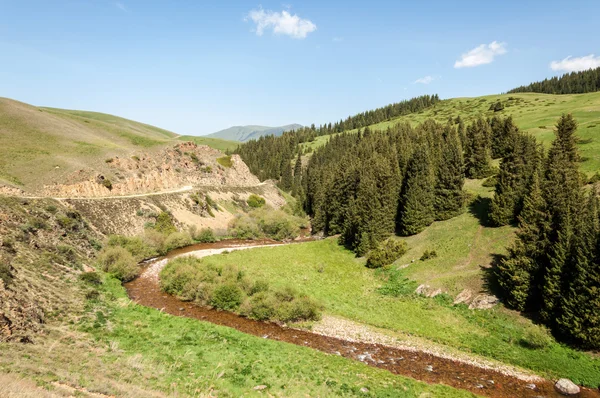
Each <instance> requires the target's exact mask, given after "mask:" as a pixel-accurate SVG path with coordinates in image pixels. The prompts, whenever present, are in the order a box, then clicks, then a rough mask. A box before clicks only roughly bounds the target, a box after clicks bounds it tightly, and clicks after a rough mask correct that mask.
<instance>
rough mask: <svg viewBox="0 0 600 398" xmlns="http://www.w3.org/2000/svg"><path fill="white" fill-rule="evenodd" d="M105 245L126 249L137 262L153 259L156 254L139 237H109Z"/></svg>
mask: <svg viewBox="0 0 600 398" xmlns="http://www.w3.org/2000/svg"><path fill="white" fill-rule="evenodd" d="M106 245H107V246H108V247H122V248H124V249H126V250H127V251H128V252H129V253H131V255H132V256H133V257H134V258H135V259H136V260H137V261H142V260H145V259H147V258H150V257H155V256H156V255H157V254H158V251H157V250H156V249H155V248H154V247H152V246H151V245H150V244H149V243H148V242H146V241H144V240H143V239H142V238H139V237H132V238H130V237H127V236H123V235H110V236H109V237H108V241H107V243H106Z"/></svg>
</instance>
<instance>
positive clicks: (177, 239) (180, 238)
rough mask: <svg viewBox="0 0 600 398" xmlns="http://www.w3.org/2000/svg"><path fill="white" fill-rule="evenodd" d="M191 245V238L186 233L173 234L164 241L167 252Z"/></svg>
mask: <svg viewBox="0 0 600 398" xmlns="http://www.w3.org/2000/svg"><path fill="white" fill-rule="evenodd" d="M191 244H192V237H191V236H190V234H188V233H187V232H173V233H172V234H170V235H169V236H167V239H165V250H166V251H167V252H168V251H170V250H173V249H177V248H180V247H184V246H189V245H191Z"/></svg>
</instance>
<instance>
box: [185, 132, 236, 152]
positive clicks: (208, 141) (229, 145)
mask: <svg viewBox="0 0 600 398" xmlns="http://www.w3.org/2000/svg"><path fill="white" fill-rule="evenodd" d="M177 139H178V140H182V141H192V142H195V143H196V144H198V145H208V146H209V147H212V148H215V149H218V150H220V151H222V152H225V151H227V150H229V151H233V150H235V149H236V148H237V147H238V145H239V144H240V143H239V142H236V141H229V140H223V139H220V138H211V137H199V136H195V135H182V136H179V137H177Z"/></svg>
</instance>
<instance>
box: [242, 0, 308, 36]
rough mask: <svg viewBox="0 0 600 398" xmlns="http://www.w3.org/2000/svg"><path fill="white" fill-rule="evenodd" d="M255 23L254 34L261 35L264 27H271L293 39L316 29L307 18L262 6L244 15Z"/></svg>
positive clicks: (277, 32) (276, 32)
mask: <svg viewBox="0 0 600 398" xmlns="http://www.w3.org/2000/svg"><path fill="white" fill-rule="evenodd" d="M249 19H250V20H252V22H254V23H255V24H256V34H257V35H258V36H262V35H263V33H264V31H265V30H266V29H272V30H273V33H275V34H281V35H288V36H291V37H293V38H294V39H304V38H306V36H307V35H308V34H309V33H311V32H314V31H315V30H317V25H315V24H314V23H312V22H311V21H309V20H308V19H302V18H300V17H299V16H298V15H296V14H294V15H292V14H290V13H289V12H288V11H281V12H274V11H268V10H267V11H265V10H263V9H262V8H260V9H258V10H252V11H250V13H249V14H248V16H247V17H246V21H247V20H249Z"/></svg>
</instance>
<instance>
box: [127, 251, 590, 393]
mask: <svg viewBox="0 0 600 398" xmlns="http://www.w3.org/2000/svg"><path fill="white" fill-rule="evenodd" d="M269 245H271V242H268V241H261V242H255V243H253V244H248V243H247V242H245V243H244V242H240V241H237V242H219V243H217V244H205V245H197V246H196V247H195V249H196V250H192V251H190V250H188V251H187V252H186V251H185V249H184V251H180V252H174V253H171V254H170V255H169V258H161V259H156V260H154V261H152V262H150V263H149V264H148V266H147V267H146V269H145V270H144V272H143V273H142V275H141V276H140V277H139V278H137V279H135V280H134V281H132V282H129V283H127V284H125V288H126V289H127V293H128V294H129V297H131V299H132V300H134V301H135V302H136V303H138V304H140V305H144V306H147V307H152V308H156V309H159V310H161V311H164V312H166V313H169V314H172V315H176V316H184V317H189V318H195V319H199V320H202V321H206V322H211V323H214V324H217V325H222V326H227V327H231V328H234V329H237V330H239V331H241V332H244V333H248V334H252V335H255V336H259V337H262V338H268V339H273V340H278V341H284V342H287V343H292V344H296V345H300V346H304V347H310V348H313V349H316V350H319V351H323V352H326V353H328V354H332V355H339V356H343V357H346V358H350V359H353V360H357V361H360V362H363V363H365V364H367V365H369V366H373V367H378V368H382V369H386V370H388V371H390V372H392V373H395V374H400V375H404V376H408V377H411V378H414V379H417V380H422V381H425V382H427V383H435V384H445V385H449V386H452V387H455V388H459V389H463V390H468V391H471V392H473V393H475V394H477V395H482V396H489V397H498V398H513V397H540V396H543V397H560V396H561V395H560V394H558V393H557V392H556V391H555V390H554V386H553V383H552V382H551V381H548V380H544V379H541V378H536V379H529V380H527V379H526V380H523V379H524V377H520V376H522V375H518V374H511V373H510V372H506V371H505V369H501V370H498V368H494V367H485V366H484V367H482V366H481V365H480V364H479V363H477V361H472V362H471V363H469V361H465V360H462V361H461V360H458V359H454V358H451V357H447V356H446V357H444V356H438V355H434V354H432V353H431V352H425V351H423V350H421V349H419V348H418V347H417V348H414V349H408V348H400V347H398V346H396V347H395V346H392V345H387V344H381V343H380V342H379V341H380V340H377V339H375V340H372V341H371V342H365V341H364V340H363V338H361V337H362V336H356V335H355V337H358V338H360V341H359V340H358V339H354V338H350V337H346V338H339V337H334V336H330V335H327V333H323V331H321V334H319V333H314V332H310V331H306V330H300V329H293V328H288V327H285V326H280V325H278V324H275V323H266V322H258V321H253V320H251V319H248V318H243V317H240V316H238V315H235V314H233V313H230V312H225V311H216V310H212V309H209V308H206V307H200V306H197V305H195V304H193V303H190V302H183V301H181V300H179V299H177V298H176V297H174V296H171V295H168V294H166V293H164V292H162V291H161V290H160V286H159V280H158V274H159V272H160V270H161V269H162V267H164V265H165V264H166V263H167V262H168V261H169V259H170V258H173V257H178V256H181V255H194V256H196V257H204V256H208V255H211V254H215V253H218V252H222V251H225V250H244V249H250V248H256V247H264V246H269ZM345 327H347V325H346V324H344V325H343V328H345ZM359 334H360V333H359ZM339 335H340V334H338V336H339ZM525 378H526V376H525ZM579 396H580V397H585V398H588V397H590V398H591V397H596V398H597V397H600V393H599V392H598V391H594V390H590V389H585V388H582V393H581V394H580V395H579Z"/></svg>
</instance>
